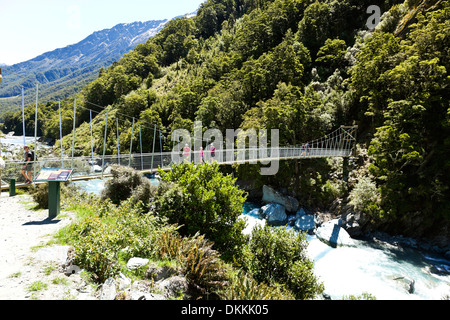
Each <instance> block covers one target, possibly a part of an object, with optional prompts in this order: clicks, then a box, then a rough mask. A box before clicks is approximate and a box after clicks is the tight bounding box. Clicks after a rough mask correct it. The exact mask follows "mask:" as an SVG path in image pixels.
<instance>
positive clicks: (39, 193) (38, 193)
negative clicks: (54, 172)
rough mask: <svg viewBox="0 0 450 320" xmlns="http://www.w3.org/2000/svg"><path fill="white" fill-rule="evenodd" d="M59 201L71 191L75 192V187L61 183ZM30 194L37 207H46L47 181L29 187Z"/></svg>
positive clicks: (68, 195)
mask: <svg viewBox="0 0 450 320" xmlns="http://www.w3.org/2000/svg"><path fill="white" fill-rule="evenodd" d="M60 187H61V201H64V200H65V199H66V198H68V197H70V196H71V194H72V193H73V192H77V188H76V187H74V186H73V185H67V184H66V183H61V184H60ZM31 196H32V197H33V200H34V201H35V202H36V203H37V204H38V208H41V209H48V183H41V184H37V185H35V186H34V187H33V188H32V189H31Z"/></svg>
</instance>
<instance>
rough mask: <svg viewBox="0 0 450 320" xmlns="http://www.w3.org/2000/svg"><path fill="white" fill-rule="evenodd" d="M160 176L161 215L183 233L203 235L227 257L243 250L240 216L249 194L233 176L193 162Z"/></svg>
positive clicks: (158, 201) (214, 166) (158, 204)
mask: <svg viewBox="0 0 450 320" xmlns="http://www.w3.org/2000/svg"><path fill="white" fill-rule="evenodd" d="M159 175H160V176H161V181H162V182H161V184H160V186H159V187H158V192H157V196H156V198H155V201H154V205H155V211H156V212H157V213H158V214H159V215H163V216H166V217H167V218H168V220H169V222H170V223H173V224H178V225H180V226H181V227H180V233H181V234H182V235H188V236H193V235H195V234H196V233H197V232H200V233H201V234H204V235H205V236H206V238H208V239H209V240H211V241H214V245H215V249H217V250H219V251H220V252H221V253H222V254H223V257H224V259H226V260H227V259H231V258H232V257H233V256H234V255H236V254H237V253H238V252H239V251H240V250H241V248H242V246H243V245H244V244H245V242H246V237H245V235H243V234H242V230H243V229H244V228H245V222H244V221H242V220H240V219H238V218H239V216H240V215H241V213H242V206H243V204H244V202H245V199H246V196H245V195H244V194H245V192H244V191H242V190H240V189H239V188H238V187H237V186H235V181H236V180H235V179H233V178H232V177H231V175H224V174H222V173H221V172H220V171H219V165H218V164H203V165H197V166H196V165H194V164H191V163H187V164H179V165H174V166H173V167H172V170H171V171H169V172H163V171H162V170H160V172H159Z"/></svg>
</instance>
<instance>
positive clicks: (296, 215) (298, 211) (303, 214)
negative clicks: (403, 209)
mask: <svg viewBox="0 0 450 320" xmlns="http://www.w3.org/2000/svg"><path fill="white" fill-rule="evenodd" d="M305 215H306V212H305V209H303V208H300V209H298V210H297V212H296V213H295V218H296V219H298V218H300V217H303V216H305Z"/></svg>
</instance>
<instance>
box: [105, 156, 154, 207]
mask: <svg viewBox="0 0 450 320" xmlns="http://www.w3.org/2000/svg"><path fill="white" fill-rule="evenodd" d="M111 174H112V178H111V179H109V180H107V181H106V183H105V188H104V189H103V191H102V196H101V197H102V199H103V200H106V199H110V200H111V201H112V203H114V204H116V205H118V204H120V203H121V202H122V201H123V200H127V199H129V198H131V201H132V202H133V203H137V202H138V201H141V202H142V203H143V204H144V205H145V206H147V208H148V206H149V204H150V202H151V201H152V199H153V196H154V194H155V192H156V187H155V186H153V185H152V184H151V182H150V180H149V179H147V178H145V177H144V176H143V175H142V173H140V172H139V171H137V170H134V169H133V168H130V167H124V166H119V165H113V166H112V167H111Z"/></svg>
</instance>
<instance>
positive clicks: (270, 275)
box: [246, 226, 324, 299]
mask: <svg viewBox="0 0 450 320" xmlns="http://www.w3.org/2000/svg"><path fill="white" fill-rule="evenodd" d="M306 246H307V242H306V238H305V235H304V234H303V233H298V234H297V235H295V234H294V233H293V232H291V231H288V230H286V229H284V228H272V227H268V226H265V227H264V228H262V227H257V228H255V229H254V230H253V232H252V235H251V238H250V241H249V244H248V250H249V253H247V255H248V256H246V259H247V261H246V266H247V268H248V270H249V271H250V272H251V274H252V275H253V277H254V278H255V279H256V280H257V281H258V282H266V283H281V284H284V285H285V286H286V287H287V288H288V289H289V290H290V291H291V292H292V293H293V294H294V296H295V297H296V299H312V298H313V297H314V296H315V295H316V294H319V293H321V292H322V291H323V289H324V288H323V285H322V284H321V283H319V282H318V280H317V279H316V277H315V276H314V273H313V262H312V261H311V260H309V258H308V257H307V256H306V253H305V250H306Z"/></svg>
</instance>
